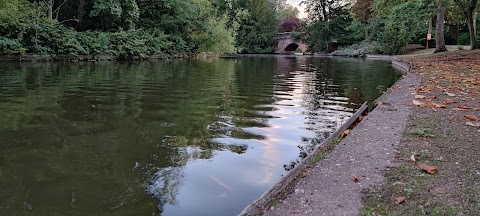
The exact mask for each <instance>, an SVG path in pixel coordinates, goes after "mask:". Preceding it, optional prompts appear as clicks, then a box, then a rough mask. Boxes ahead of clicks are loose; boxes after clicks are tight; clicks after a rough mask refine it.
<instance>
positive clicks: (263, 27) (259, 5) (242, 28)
mask: <svg viewBox="0 0 480 216" xmlns="http://www.w3.org/2000/svg"><path fill="white" fill-rule="evenodd" d="M239 6H240V7H241V8H244V9H245V10H246V11H247V12H248V15H247V16H246V17H245V18H244V19H242V20H240V21H239V29H238V35H237V40H236V45H237V48H238V49H239V52H241V53H271V52H273V50H274V45H275V44H274V38H275V36H276V32H277V26H278V20H277V18H276V14H275V10H273V9H272V8H271V7H270V6H269V4H268V2H267V0H245V1H241V2H239Z"/></svg>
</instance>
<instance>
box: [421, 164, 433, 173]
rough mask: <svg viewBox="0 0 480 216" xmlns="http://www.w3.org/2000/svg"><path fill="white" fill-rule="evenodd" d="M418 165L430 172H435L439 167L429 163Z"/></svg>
mask: <svg viewBox="0 0 480 216" xmlns="http://www.w3.org/2000/svg"><path fill="white" fill-rule="evenodd" d="M417 167H418V168H419V169H421V170H423V171H425V172H428V173H430V174H435V173H436V172H437V171H438V169H437V167H435V166H429V165H427V164H418V165H417Z"/></svg>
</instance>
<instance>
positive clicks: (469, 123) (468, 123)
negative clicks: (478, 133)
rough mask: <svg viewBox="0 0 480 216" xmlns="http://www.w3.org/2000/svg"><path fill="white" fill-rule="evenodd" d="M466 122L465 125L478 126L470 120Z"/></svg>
mask: <svg viewBox="0 0 480 216" xmlns="http://www.w3.org/2000/svg"><path fill="white" fill-rule="evenodd" d="M466 124H467V126H470V127H478V125H476V124H474V123H472V122H467V123H466Z"/></svg>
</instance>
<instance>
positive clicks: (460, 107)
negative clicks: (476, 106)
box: [457, 105, 472, 110]
mask: <svg viewBox="0 0 480 216" xmlns="http://www.w3.org/2000/svg"><path fill="white" fill-rule="evenodd" d="M457 108H459V109H467V110H469V109H472V107H468V106H463V105H460V106H457Z"/></svg>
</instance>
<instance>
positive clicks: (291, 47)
mask: <svg viewBox="0 0 480 216" xmlns="http://www.w3.org/2000/svg"><path fill="white" fill-rule="evenodd" d="M297 48H298V44H296V43H291V44H289V45H288V46H287V47H285V51H287V52H293V51H296V50H297Z"/></svg>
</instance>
